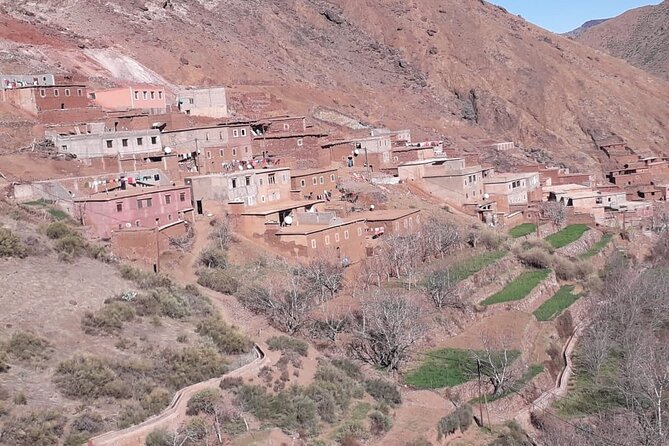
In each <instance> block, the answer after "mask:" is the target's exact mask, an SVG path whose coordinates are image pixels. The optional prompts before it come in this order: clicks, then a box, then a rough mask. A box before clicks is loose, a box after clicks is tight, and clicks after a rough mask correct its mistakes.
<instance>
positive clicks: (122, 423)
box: [116, 403, 149, 429]
mask: <svg viewBox="0 0 669 446" xmlns="http://www.w3.org/2000/svg"><path fill="white" fill-rule="evenodd" d="M148 417H149V415H148V414H147V413H146V411H145V410H144V409H143V408H142V406H140V405H139V404H137V403H131V404H129V405H127V406H125V407H123V408H122V409H121V411H120V412H119V414H118V419H117V420H116V425H117V426H118V428H119V429H125V428H127V427H130V426H134V425H136V424H139V423H141V422H143V421H144V420H146V419H147V418H148Z"/></svg>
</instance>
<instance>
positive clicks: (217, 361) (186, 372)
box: [154, 345, 228, 389]
mask: <svg viewBox="0 0 669 446" xmlns="http://www.w3.org/2000/svg"><path fill="white" fill-rule="evenodd" d="M158 358H159V359H160V361H161V362H159V363H157V364H156V369H155V371H154V373H155V376H156V378H157V379H159V380H160V382H162V383H167V384H168V385H169V386H170V388H172V389H180V388H182V387H186V386H189V385H191V384H195V383H197V382H200V381H206V380H208V379H211V378H215V377H217V376H221V375H223V374H225V372H227V370H228V368H227V362H226V361H225V359H224V358H223V357H222V356H221V355H220V354H219V353H218V351H217V350H216V349H214V348H213V347H210V346H204V345H199V346H193V347H186V348H184V349H183V350H180V351H175V350H171V349H165V350H163V351H162V352H161V354H160V356H159V357H158Z"/></svg>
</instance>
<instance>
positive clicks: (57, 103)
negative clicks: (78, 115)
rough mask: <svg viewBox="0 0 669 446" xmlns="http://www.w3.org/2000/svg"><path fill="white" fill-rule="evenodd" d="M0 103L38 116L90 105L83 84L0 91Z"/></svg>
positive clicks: (27, 87) (36, 86) (33, 86)
mask: <svg viewBox="0 0 669 446" xmlns="http://www.w3.org/2000/svg"><path fill="white" fill-rule="evenodd" d="M0 97H2V101H3V102H7V103H9V104H12V105H13V106H15V107H18V108H20V109H22V110H25V111H26V112H27V113H29V114H31V115H33V116H38V114H40V113H43V112H49V111H54V110H72V109H85V108H87V107H88V106H89V105H90V103H89V100H88V96H87V91H86V86H85V85H83V84H61V85H30V86H25V87H17V88H11V89H3V90H2V91H1V95H0Z"/></svg>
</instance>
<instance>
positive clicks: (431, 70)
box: [0, 0, 669, 168]
mask: <svg viewBox="0 0 669 446" xmlns="http://www.w3.org/2000/svg"><path fill="white" fill-rule="evenodd" d="M0 7H2V8H4V9H5V11H6V12H7V14H6V15H4V16H3V17H4V20H13V21H14V22H15V23H14V24H13V25H12V26H20V27H21V32H18V33H17V32H14V33H12V32H10V31H9V30H10V29H12V26H5V27H4V28H5V30H4V31H2V30H0V39H2V40H0V70H5V71H7V70H18V69H25V68H26V67H29V68H34V67H36V66H37V67H44V68H50V69H51V68H53V69H58V68H62V69H75V70H78V71H80V72H82V73H84V74H85V75H87V76H89V77H90V78H92V79H94V80H101V79H105V77H107V78H113V77H114V76H115V75H117V76H127V75H133V73H132V71H133V69H132V67H130V68H129V69H126V70H117V71H118V73H115V74H112V71H114V70H113V69H112V68H113V66H114V65H115V64H118V63H124V64H126V65H131V64H129V62H128V59H129V58H132V60H136V61H138V62H140V63H141V64H142V65H143V66H144V67H143V68H141V70H143V71H146V72H147V73H149V74H150V75H156V76H162V77H164V78H165V79H166V80H167V81H169V82H172V83H180V84H225V85H256V86H260V87H259V88H263V89H265V90H266V91H270V92H272V93H274V94H276V95H277V96H279V97H280V98H281V99H282V100H283V101H284V103H285V104H286V106H287V107H288V108H289V109H290V111H292V112H298V113H309V112H310V111H311V110H313V109H314V107H316V106H322V107H328V108H330V109H335V110H337V111H340V112H342V113H345V114H346V115H348V116H351V117H354V118H356V119H359V120H360V121H362V122H364V123H367V124H371V125H374V124H380V123H384V124H385V125H387V126H396V127H399V126H401V127H406V126H410V127H413V128H420V129H424V130H426V131H428V132H433V133H438V134H439V133H440V134H444V135H464V136H486V135H489V136H494V137H496V138H499V139H507V138H510V139H513V140H515V141H517V142H519V143H521V144H523V145H525V146H542V147H546V148H548V149H549V150H550V155H551V156H552V157H553V158H554V159H555V160H556V161H563V162H566V163H568V164H570V165H572V166H574V167H579V168H586V167H589V166H590V167H592V166H595V165H596V156H597V151H596V149H595V148H594V145H593V143H592V136H593V135H599V134H608V133H617V134H619V135H621V136H622V137H624V138H626V139H627V140H629V142H630V143H631V144H632V145H634V146H636V147H638V148H640V149H646V148H647V149H650V150H652V151H655V152H660V151H663V150H667V148H668V147H669V144H668V143H669V109H668V108H667V107H666V104H667V103H669V84H667V83H665V82H663V81H660V80H658V79H656V78H650V77H648V76H647V75H646V74H645V73H644V72H642V71H640V70H638V69H636V68H633V67H631V66H629V65H628V64H626V63H625V62H623V61H620V60H618V59H616V58H613V57H610V56H608V55H604V54H602V53H600V52H597V51H595V50H593V49H591V48H588V47H585V46H583V45H581V44H579V43H577V42H574V41H572V40H570V39H567V38H564V37H561V36H556V35H554V34H551V33H549V32H547V31H544V30H542V29H540V28H538V27H535V26H533V25H531V24H528V23H527V22H525V21H524V20H522V19H521V18H519V17H516V16H514V15H511V14H509V13H507V12H506V11H505V10H503V9H502V8H499V7H496V6H494V5H492V4H489V3H487V2H484V1H481V0H450V1H448V2H444V1H441V0H410V1H405V0H330V1H325V0H283V1H279V0H273V1H268V0H228V1H225V2H223V1H220V0H110V1H106V0H105V1H103V0H87V1H79V0H40V1H37V0H27V1H23V2H18V3H17V2H10V1H8V0H0ZM3 49H4V51H3ZM101 54H103V55H105V57H101ZM124 58H125V59H124ZM133 66H135V67H138V66H140V65H139V64H137V65H133ZM144 68H145V69H144ZM124 71H125V74H124ZM128 72H130V73H128ZM151 73H152V74H151Z"/></svg>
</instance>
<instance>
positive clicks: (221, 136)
mask: <svg viewBox="0 0 669 446" xmlns="http://www.w3.org/2000/svg"><path fill="white" fill-rule="evenodd" d="M218 139H220V140H223V132H218Z"/></svg>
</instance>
